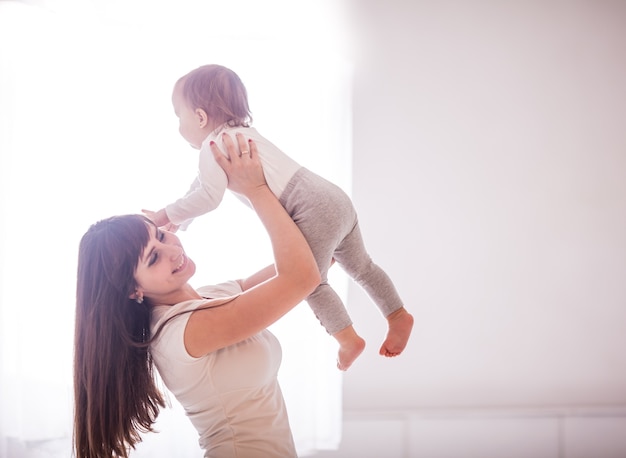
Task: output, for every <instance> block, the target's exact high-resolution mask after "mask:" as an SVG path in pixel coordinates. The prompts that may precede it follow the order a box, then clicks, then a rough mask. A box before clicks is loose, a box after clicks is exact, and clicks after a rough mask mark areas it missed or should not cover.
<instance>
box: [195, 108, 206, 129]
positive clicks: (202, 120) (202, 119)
mask: <svg viewBox="0 0 626 458" xmlns="http://www.w3.org/2000/svg"><path fill="white" fill-rule="evenodd" d="M196 118H197V119H198V126H199V127H200V129H204V128H205V127H206V126H207V125H208V124H209V116H208V115H207V114H206V111H204V110H203V109H202V108H196Z"/></svg>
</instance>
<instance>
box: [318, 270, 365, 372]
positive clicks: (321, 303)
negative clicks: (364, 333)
mask: <svg viewBox="0 0 626 458" xmlns="http://www.w3.org/2000/svg"><path fill="white" fill-rule="evenodd" d="M307 302H308V304H309V306H310V307H311V309H312V310H313V312H314V313H315V316H316V317H317V318H318V320H320V322H321V323H322V325H323V326H324V327H325V328H326V331H327V332H328V333H329V334H331V335H332V336H333V337H334V338H335V340H337V342H338V343H339V353H338V354H337V367H338V368H339V369H340V370H342V371H345V370H347V369H348V368H349V367H350V366H351V365H352V363H353V362H354V361H355V360H356V359H357V358H358V356H359V355H360V354H361V352H362V351H363V349H364V348H365V340H363V339H362V338H361V337H360V336H359V335H358V334H357V333H356V332H355V330H354V328H353V327H352V320H350V317H349V316H348V312H347V310H346V308H345V306H344V305H343V302H342V301H341V298H340V297H339V296H338V295H337V293H336V292H335V290H334V289H332V288H331V286H330V285H329V284H328V282H327V281H326V280H325V279H324V281H323V283H321V284H320V285H319V286H318V287H317V288H316V289H315V291H313V293H312V294H311V295H310V296H309V297H308V298H307Z"/></svg>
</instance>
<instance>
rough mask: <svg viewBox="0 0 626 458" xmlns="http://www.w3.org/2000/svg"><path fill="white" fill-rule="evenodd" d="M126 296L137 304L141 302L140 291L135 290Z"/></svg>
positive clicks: (141, 294) (141, 295)
mask: <svg viewBox="0 0 626 458" xmlns="http://www.w3.org/2000/svg"><path fill="white" fill-rule="evenodd" d="M128 298H129V299H132V300H134V301H135V302H137V303H138V304H141V303H142V302H143V293H142V292H141V291H138V290H135V292H134V293H132V294H131V295H130V296H128Z"/></svg>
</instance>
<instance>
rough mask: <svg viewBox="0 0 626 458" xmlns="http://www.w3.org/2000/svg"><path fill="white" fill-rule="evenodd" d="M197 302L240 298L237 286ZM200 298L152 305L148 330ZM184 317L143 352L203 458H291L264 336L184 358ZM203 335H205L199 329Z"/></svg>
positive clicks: (275, 357)
mask: <svg viewBox="0 0 626 458" xmlns="http://www.w3.org/2000/svg"><path fill="white" fill-rule="evenodd" d="M198 292H199V293H200V295H202V296H203V297H211V298H217V297H228V296H234V295H237V294H239V293H241V288H240V286H239V284H238V283H237V282H229V283H224V284H221V285H217V286H213V287H204V288H200V289H199V290H198ZM205 303H206V300H194V301H186V302H181V303H179V304H176V305H174V306H172V307H167V306H161V307H155V309H154V311H153V318H152V332H153V334H154V332H155V331H156V329H157V328H158V327H159V325H160V323H162V322H163V321H164V320H165V319H167V318H168V317H170V316H173V315H176V314H177V313H179V312H181V311H184V310H195V309H196V308H198V307H199V306H201V305H203V304H205ZM190 315H191V313H186V314H184V315H181V316H179V317H176V318H174V319H173V320H172V321H170V322H169V323H168V324H166V325H165V328H164V329H163V331H162V332H161V335H160V336H159V338H158V339H157V340H156V341H155V342H154V343H153V345H152V346H151V349H150V350H151V354H152V357H153V359H154V362H155V364H156V367H157V369H158V371H159V375H160V376H161V378H162V379H163V381H164V383H165V385H166V386H167V388H168V389H169V390H170V391H171V392H172V394H174V396H176V399H178V401H179V402H180V403H181V404H182V406H183V407H184V408H185V411H186V413H187V415H188V416H189V418H190V420H191V422H192V423H193V425H194V426H195V427H196V429H197V430H198V434H199V435H200V439H199V443H200V446H201V447H202V449H203V450H204V451H205V455H204V456H205V457H219V458H229V457H233V458H234V457H237V458H259V457H264V458H270V457H276V458H278V457H280V458H287V457H295V456H296V451H295V446H294V442H293V438H292V435H291V430H290V428H289V420H288V417H287V409H286V407H285V402H284V399H283V396H282V393H281V390H280V386H279V385H278V380H277V374H278V368H279V366H280V362H281V358H282V351H281V348H280V343H279V342H278V340H277V339H276V337H275V336H274V335H273V334H272V333H271V332H269V331H268V330H264V331H262V332H260V333H258V334H256V335H254V336H252V337H250V338H248V339H246V340H244V341H242V342H239V343H237V344H235V345H231V346H229V347H226V348H222V349H220V350H217V351H215V352H212V353H209V354H208V355H205V356H203V357H200V358H194V357H192V356H190V355H189V354H188V353H187V351H186V349H185V345H184V340H183V335H184V331H185V326H186V324H187V320H188V319H189V316H190ZM206 332H211V330H210V329H207V330H206Z"/></svg>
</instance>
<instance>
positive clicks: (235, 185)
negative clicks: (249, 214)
mask: <svg viewBox="0 0 626 458" xmlns="http://www.w3.org/2000/svg"><path fill="white" fill-rule="evenodd" d="M236 137H237V144H238V147H237V146H235V144H234V142H233V140H232V138H231V137H230V135H228V134H223V136H222V138H223V140H224V145H225V146H226V152H227V156H225V155H224V154H223V153H222V152H221V150H220V149H219V147H218V146H217V144H215V142H211V151H212V152H213V156H214V157H215V161H216V162H217V163H218V164H219V166H220V167H222V169H224V172H226V176H227V177H228V189H230V190H231V191H234V192H236V193H238V194H243V195H244V196H246V197H249V196H250V195H251V194H253V193H254V192H255V191H257V190H258V189H259V188H262V187H264V186H267V182H266V181H265V176H264V175H263V167H262V166H261V161H260V160H259V155H258V150H257V147H256V144H255V143H254V141H252V140H249V141H247V142H246V139H245V138H244V137H243V135H242V134H240V133H237V134H236Z"/></svg>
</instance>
